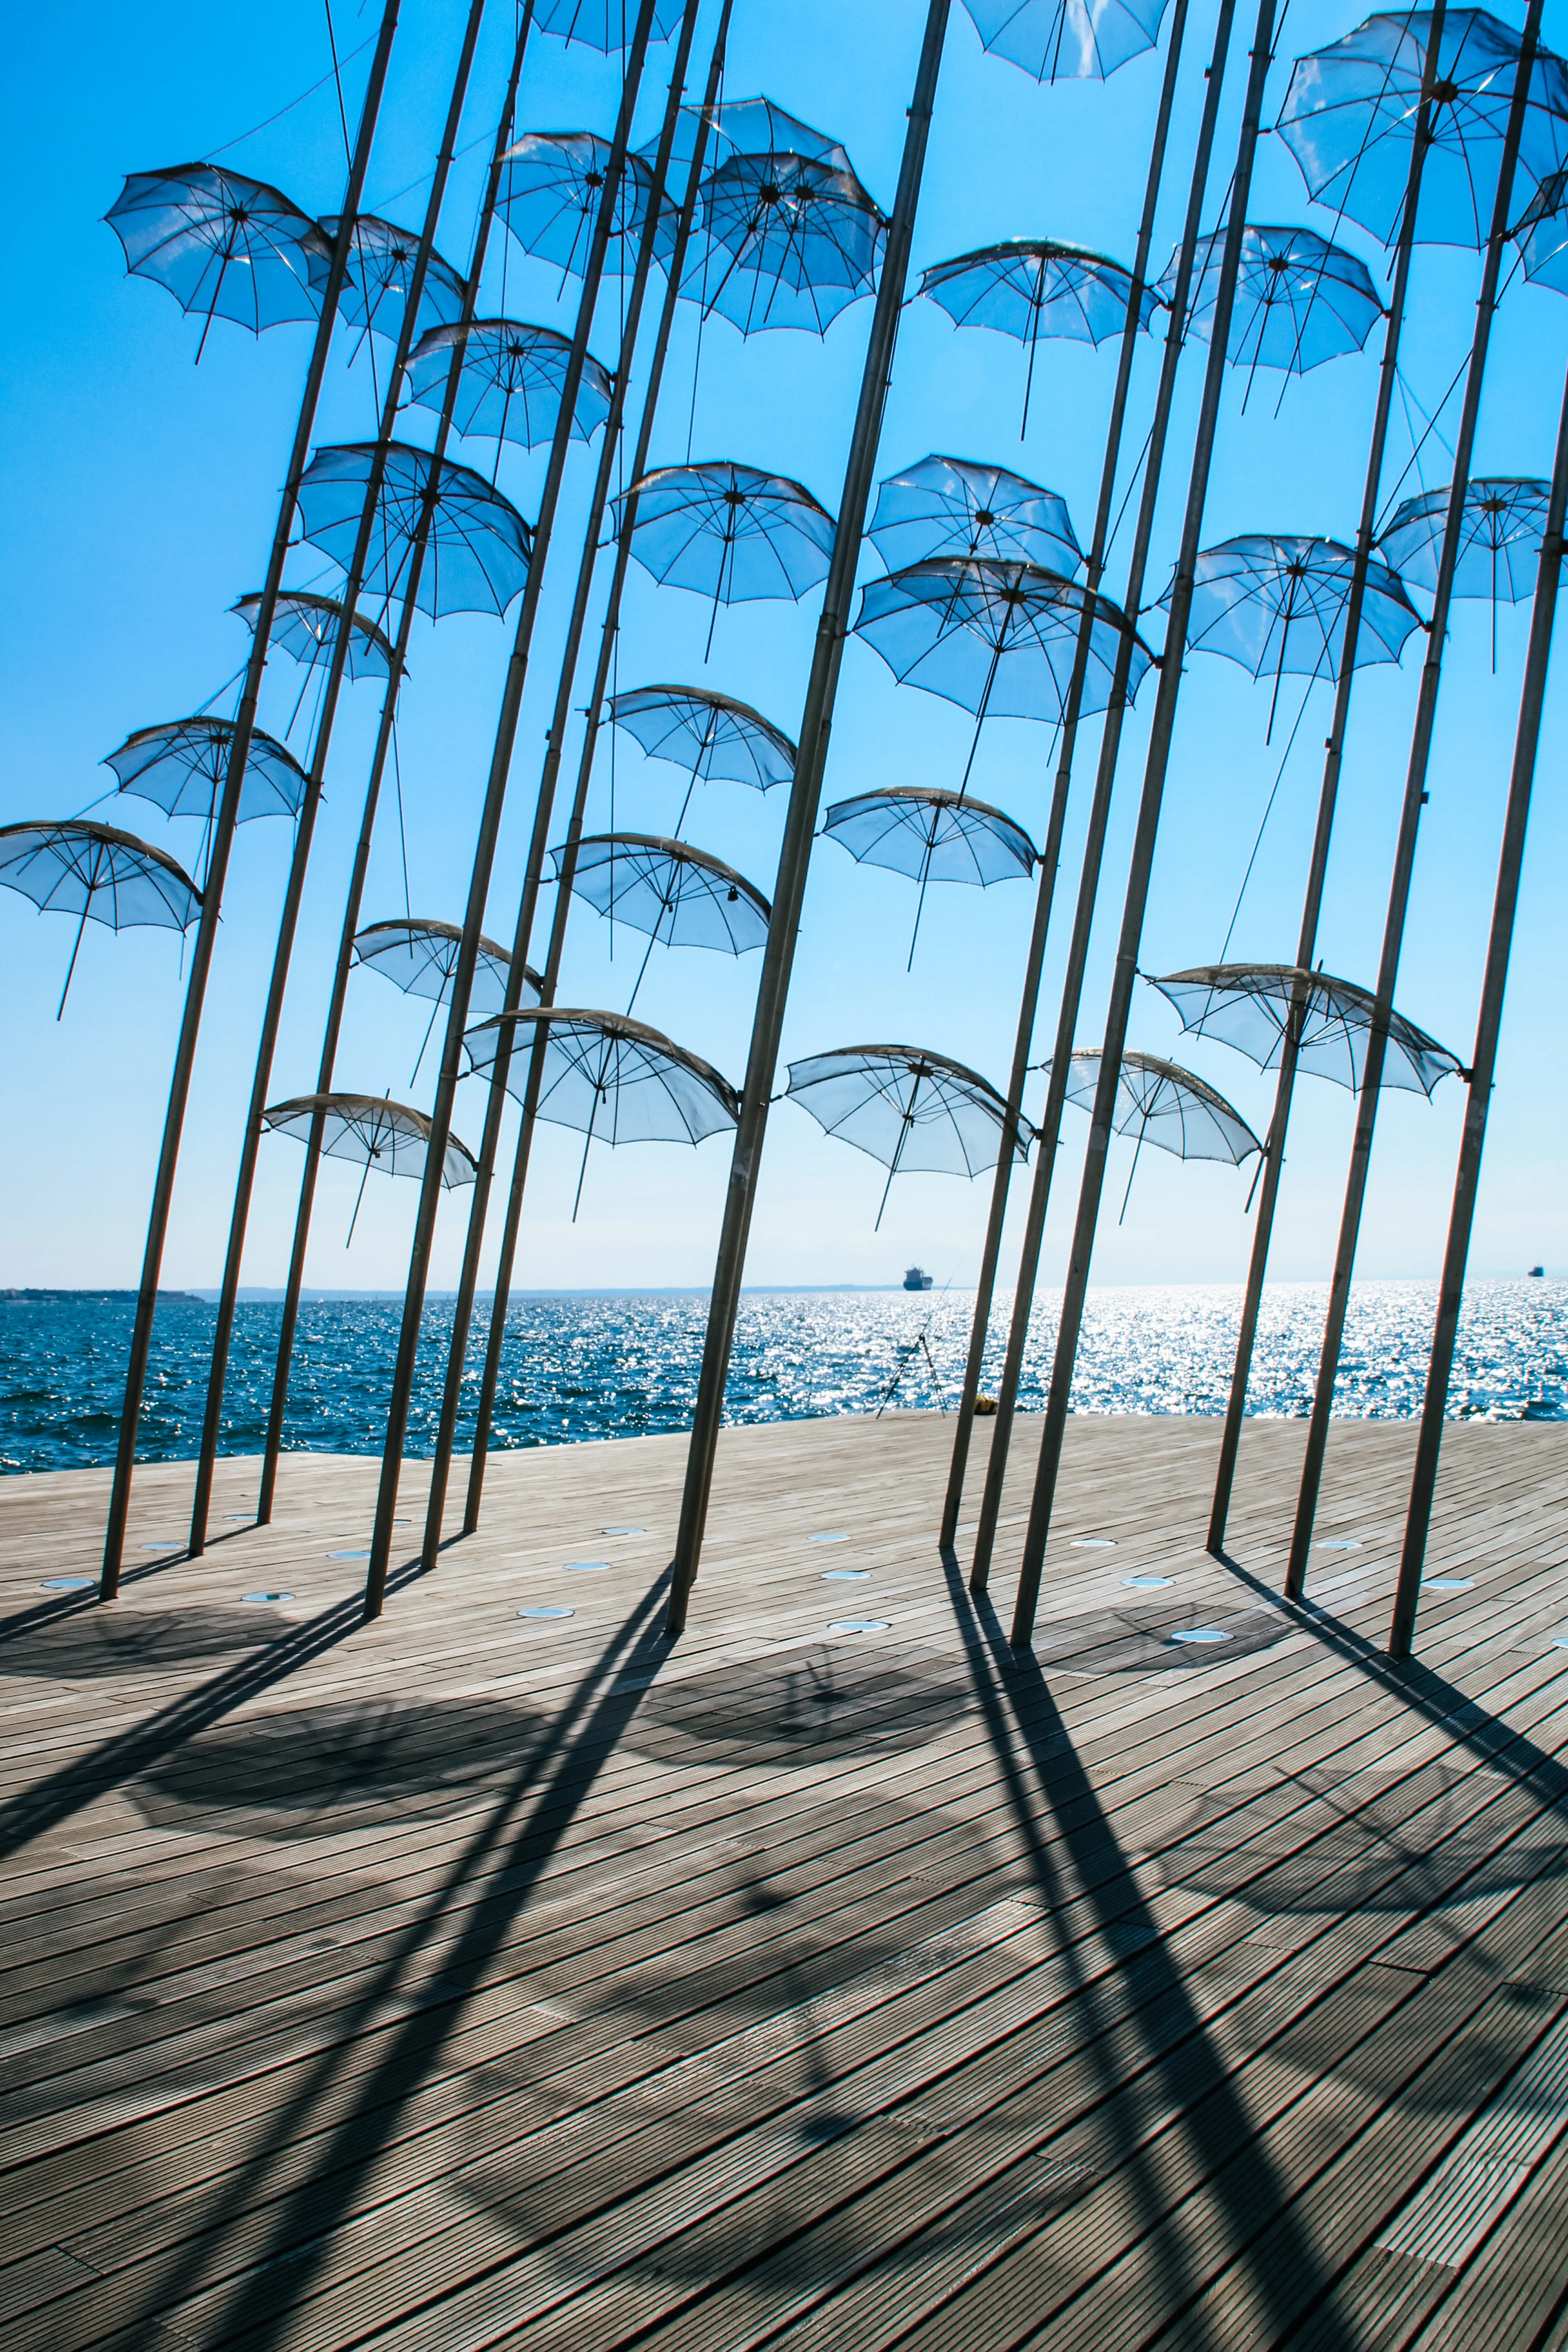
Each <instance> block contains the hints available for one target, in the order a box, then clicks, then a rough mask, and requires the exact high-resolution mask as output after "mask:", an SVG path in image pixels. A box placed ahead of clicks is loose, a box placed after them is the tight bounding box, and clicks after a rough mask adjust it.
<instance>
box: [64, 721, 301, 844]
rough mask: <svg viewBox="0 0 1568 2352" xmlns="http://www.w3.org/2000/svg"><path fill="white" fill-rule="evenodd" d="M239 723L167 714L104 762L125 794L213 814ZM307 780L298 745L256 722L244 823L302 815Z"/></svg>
mask: <svg viewBox="0 0 1568 2352" xmlns="http://www.w3.org/2000/svg"><path fill="white" fill-rule="evenodd" d="M234 731H235V730H234V723H233V721H232V720H231V719H205V718H197V719H164V720H163V721H162V724H161V725H159V726H157V727H139V728H138V729H137V730H136V732H135V734H134V735H128V736H127V737H126V739H125V740H124V742H123V743H122V744H121V745H120V749H119V751H110V753H109V754H108V756H107V757H106V759H105V761H104V762H103V764H104V766H105V767H106V768H112V769H113V770H114V772H115V774H116V775H117V776H118V777H119V779H120V791H121V792H122V793H134V794H135V796H136V798H137V799H138V800H143V801H152V802H154V803H156V805H157V806H158V807H159V808H161V809H162V810H163V811H164V812H165V814H167V815H169V816H194V817H200V818H201V819H202V821H203V822H204V824H205V823H208V822H210V821H211V818H212V816H213V813H214V810H215V809H216V807H217V804H218V801H219V799H220V797H221V796H222V793H223V787H224V778H225V775H226V774H227V773H228V764H229V749H230V746H231V745H232V743H233V741H234ZM307 782H308V778H307V776H306V773H305V771H304V769H303V768H302V767H301V766H300V764H299V762H298V760H297V759H296V758H295V757H294V754H293V753H292V752H291V751H285V750H284V748H283V745H282V744H281V743H279V742H277V741H276V740H274V738H273V737H272V736H270V735H264V734H263V733H262V731H261V730H260V728H259V727H258V728H256V730H254V732H253V733H252V735H251V739H250V754H249V757H248V758H247V759H246V768H245V780H244V782H242V784H241V785H240V794H239V822H240V823H241V824H245V823H246V819H247V818H250V817H253V816H298V814H299V807H300V803H301V802H302V801H303V800H304V798H305V786H306V783H307Z"/></svg>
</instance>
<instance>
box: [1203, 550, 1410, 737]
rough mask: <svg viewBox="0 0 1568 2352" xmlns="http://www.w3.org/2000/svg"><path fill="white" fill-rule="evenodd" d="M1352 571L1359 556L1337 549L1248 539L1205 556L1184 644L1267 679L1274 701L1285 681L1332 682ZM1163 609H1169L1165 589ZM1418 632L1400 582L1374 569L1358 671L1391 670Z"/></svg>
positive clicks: (1369, 572)
mask: <svg viewBox="0 0 1568 2352" xmlns="http://www.w3.org/2000/svg"><path fill="white" fill-rule="evenodd" d="M1354 570H1355V550H1354V548H1351V547H1343V546H1341V544H1340V542H1339V541H1338V540H1335V539H1305V538H1290V539H1272V538H1270V537H1269V536H1268V535H1267V534H1266V533H1264V532H1250V533H1248V534H1246V535H1245V536H1243V537H1242V538H1240V539H1228V540H1226V541H1223V542H1222V544H1221V545H1220V546H1218V547H1208V548H1205V549H1204V551H1203V552H1202V553H1201V554H1200V555H1199V557H1198V559H1197V567H1196V571H1195V574H1194V584H1193V595H1192V608H1191V614H1190V617H1189V619H1188V622H1187V633H1186V641H1187V644H1188V646H1190V647H1191V649H1192V650H1193V652H1194V653H1207V654H1223V655H1224V656H1225V657H1226V659H1227V660H1228V661H1234V662H1239V663H1240V664H1241V667H1242V668H1243V669H1247V670H1250V671H1251V673H1252V676H1253V677H1266V676H1271V677H1272V678H1273V680H1274V691H1275V696H1276V698H1277V697H1278V694H1279V687H1280V680H1281V677H1283V676H1284V674H1285V673H1286V672H1287V671H1290V672H1291V674H1292V675H1297V676H1302V677H1326V678H1331V679H1333V678H1337V677H1338V676H1339V669H1340V660H1341V656H1343V652H1344V622H1345V611H1346V608H1347V606H1348V604H1349V603H1350V586H1351V578H1352V575H1353V573H1354ZM1161 602H1162V604H1169V602H1170V590H1169V589H1168V588H1167V589H1166V593H1165V595H1164V597H1163V598H1162V599H1161ZM1420 625H1421V616H1420V614H1418V613H1417V612H1416V607H1415V605H1414V604H1412V603H1411V602H1410V599H1409V597H1408V596H1406V593H1405V588H1404V584H1403V583H1402V582H1401V580H1400V578H1399V575H1398V573H1397V572H1391V571H1390V570H1389V569H1388V566H1387V565H1386V564H1385V563H1379V562H1376V561H1375V559H1374V560H1372V561H1370V562H1368V564H1367V567H1366V593H1365V595H1364V599H1363V602H1362V608H1361V629H1360V633H1359V635H1358V636H1357V638H1356V646H1355V659H1356V664H1357V667H1365V666H1366V664H1367V663H1369V662H1385V661H1389V662H1396V661H1397V660H1398V659H1399V656H1400V654H1401V653H1402V652H1403V650H1404V646H1405V640H1406V637H1407V636H1408V635H1410V632H1411V630H1412V629H1415V628H1418V627H1419V626H1420ZM1272 726H1273V713H1272V710H1270V729H1271V728H1272Z"/></svg>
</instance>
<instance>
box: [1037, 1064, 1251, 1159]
mask: <svg viewBox="0 0 1568 2352" xmlns="http://www.w3.org/2000/svg"><path fill="white" fill-rule="evenodd" d="M1101 1060H1102V1055H1101V1052H1100V1048H1099V1046H1098V1045H1091V1046H1087V1047H1082V1046H1081V1047H1079V1048H1078V1049H1077V1050H1075V1051H1074V1053H1073V1055H1072V1057H1071V1073H1070V1075H1069V1077H1068V1081H1067V1099H1068V1101H1069V1102H1071V1103H1077V1104H1079V1105H1080V1106H1081V1107H1082V1108H1083V1109H1084V1110H1092V1108H1094V1097H1095V1094H1096V1092H1097V1091H1098V1089H1099V1085H1100V1064H1101ZM1037 1067H1038V1068H1040V1069H1042V1070H1049V1069H1050V1067H1051V1064H1050V1063H1049V1062H1040V1063H1039V1064H1037ZM1111 1124H1112V1127H1113V1129H1114V1131H1115V1133H1116V1134H1118V1135H1135V1136H1136V1137H1137V1139H1138V1141H1139V1143H1140V1144H1142V1143H1145V1142H1148V1143H1153V1144H1157V1145H1158V1147H1159V1149H1160V1150H1162V1151H1174V1152H1175V1154H1176V1158H1177V1159H1178V1160H1228V1162H1229V1164H1230V1166H1231V1167H1232V1168H1239V1166H1240V1164H1241V1162H1242V1161H1243V1160H1246V1159H1249V1157H1250V1156H1251V1154H1252V1153H1253V1152H1254V1151H1261V1150H1262V1149H1263V1147H1262V1145H1261V1144H1260V1142H1259V1140H1258V1138H1257V1137H1256V1136H1255V1135H1254V1134H1253V1132H1252V1129H1250V1128H1249V1126H1248V1124H1247V1121H1246V1120H1245V1119H1244V1118H1242V1116H1241V1114H1240V1112H1239V1110H1236V1109H1234V1108H1232V1106H1231V1105H1230V1104H1229V1103H1228V1102H1227V1101H1226V1099H1225V1097H1224V1096H1223V1095H1222V1094H1217V1093H1216V1091H1215V1089H1214V1088H1213V1087H1211V1086H1209V1085H1208V1084H1207V1081H1206V1080H1204V1079H1203V1078H1200V1077H1197V1076H1194V1074H1193V1072H1192V1071H1191V1070H1184V1069H1181V1068H1178V1066H1177V1065H1176V1063H1175V1062H1163V1061H1161V1060H1160V1059H1159V1057H1158V1056H1157V1055H1154V1054H1134V1053H1127V1052H1124V1053H1123V1055H1122V1066H1121V1069H1120V1071H1119V1073H1118V1075H1117V1079H1116V1108H1115V1112H1114V1115H1113V1118H1112V1121H1111Z"/></svg>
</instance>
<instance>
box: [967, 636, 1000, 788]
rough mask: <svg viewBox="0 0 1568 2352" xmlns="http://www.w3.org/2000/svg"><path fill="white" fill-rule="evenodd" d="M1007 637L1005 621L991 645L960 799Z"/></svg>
mask: <svg viewBox="0 0 1568 2352" xmlns="http://www.w3.org/2000/svg"><path fill="white" fill-rule="evenodd" d="M1006 637H1007V624H1006V623H1005V622H1004V623H1003V625H1002V629H1001V633H1000V635H998V639H997V642H996V644H995V645H994V646H992V647H991V666H990V667H989V669H988V671H987V672H986V684H985V689H984V691H983V693H982V694H981V696H980V707H979V709H978V710H977V712H976V713H975V732H974V735H973V737H972V739H971V740H970V744H969V756H968V758H967V760H966V761H965V762H964V776H963V781H962V782H961V783H960V784H959V786H958V798H959V799H960V800H962V799H963V797H964V794H965V793H967V791H968V789H969V774H970V771H971V770H972V769H973V767H974V764H975V754H976V752H977V751H978V750H979V748H980V730H981V728H982V727H983V726H984V725H985V723H986V709H987V706H988V704H989V702H990V699H991V688H992V686H993V684H994V683H995V681H996V675H997V664H998V662H999V661H1000V660H1001V657H1002V646H1003V644H1004V642H1005V641H1006Z"/></svg>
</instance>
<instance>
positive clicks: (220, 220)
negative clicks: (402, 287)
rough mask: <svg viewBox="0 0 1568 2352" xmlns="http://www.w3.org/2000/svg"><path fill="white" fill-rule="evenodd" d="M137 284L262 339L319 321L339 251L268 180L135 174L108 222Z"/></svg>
mask: <svg viewBox="0 0 1568 2352" xmlns="http://www.w3.org/2000/svg"><path fill="white" fill-rule="evenodd" d="M104 218H105V219H106V220H107V221H108V223H109V226H110V228H111V229H112V230H113V231H114V233H115V235H116V236H117V237H118V238H119V239H120V244H121V245H122V246H123V247H124V248H125V266H126V268H127V270H128V272H129V273H130V275H131V277H132V278H156V279H157V281H158V283H159V284H160V285H161V286H166V287H167V288H168V289H169V291H170V293H171V294H172V296H173V297H174V299H175V300H176V302H178V304H179V305H180V308H181V310H183V311H185V312H186V313H187V315H189V314H190V313H191V312H193V311H196V312H199V313H200V315H201V320H202V340H201V341H200V342H199V343H198V344H197V346H196V357H197V359H198V360H199V359H200V358H201V356H202V352H203V351H204V348H205V345H206V341H207V330H208V328H209V327H210V326H211V325H212V323H213V320H214V319H232V320H234V321H235V324H236V326H241V327H248V328H249V329H250V331H251V332H252V333H253V334H256V335H259V334H260V333H261V331H262V330H263V329H264V328H266V327H277V326H280V325H282V324H283V322H284V321H285V320H289V319H319V317H320V315H321V301H322V297H323V294H324V293H325V290H326V286H327V279H328V277H329V274H330V271H331V267H332V248H331V246H330V245H329V242H328V240H327V238H326V237H324V236H322V234H321V231H320V230H319V228H318V227H317V226H316V223H315V222H314V221H313V220H312V219H311V218H310V217H309V215H308V214H307V213H302V212H301V211H300V210H299V207H298V205H292V204H290V203H289V201H288V198H287V196H286V195H284V194H282V192H281V191H280V190H279V189H277V188H274V187H269V186H268V184H267V182H266V181H265V180H251V179H247V178H246V175H245V173H243V172H230V171H226V170H224V169H222V168H221V167H220V166H218V165H217V164H215V163H176V164H172V166H171V167H170V169H169V170H168V171H165V172H132V173H131V175H130V177H129V178H128V179H127V181H126V183H125V185H124V187H123V188H122V189H121V190H120V194H119V195H118V196H117V197H116V198H115V200H114V203H113V204H112V205H110V209H109V211H108V212H107V213H106V214H105V215H104Z"/></svg>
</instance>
